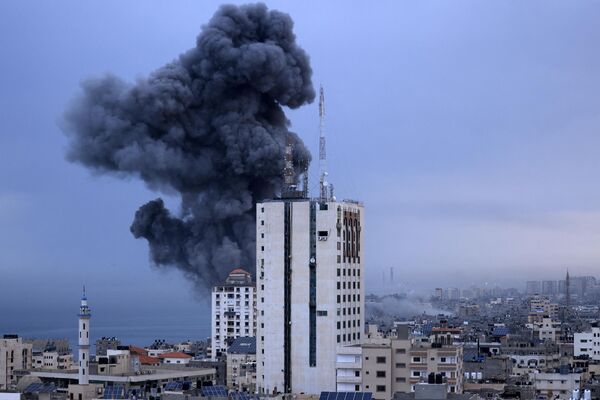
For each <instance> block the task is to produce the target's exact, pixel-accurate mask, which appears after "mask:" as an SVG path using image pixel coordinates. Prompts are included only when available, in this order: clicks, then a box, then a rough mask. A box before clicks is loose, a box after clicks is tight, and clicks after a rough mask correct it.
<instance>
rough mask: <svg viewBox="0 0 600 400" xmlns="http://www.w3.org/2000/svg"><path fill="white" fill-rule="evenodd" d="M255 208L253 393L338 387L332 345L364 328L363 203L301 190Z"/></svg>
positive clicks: (349, 341) (349, 340)
mask: <svg viewBox="0 0 600 400" xmlns="http://www.w3.org/2000/svg"><path fill="white" fill-rule="evenodd" d="M256 210H257V218H256V219H257V229H256V237H257V243H256V245H257V251H256V253H257V256H256V260H257V266H256V271H257V309H258V311H259V312H258V325H257V361H258V363H257V386H258V391H259V392H260V393H273V392H281V393H290V392H293V393H306V394H319V393H320V392H321V391H335V389H336V348H338V347H341V346H349V345H355V344H358V343H359V342H360V340H361V332H362V328H363V326H364V284H363V282H364V270H363V262H364V259H363V233H362V227H363V218H364V211H363V206H362V205H361V204H360V203H357V202H352V201H341V202H338V201H330V200H326V201H323V200H311V199H308V198H305V197H303V196H301V195H299V196H292V197H291V198H284V199H280V200H272V201H265V202H262V203H258V204H257V207H256Z"/></svg>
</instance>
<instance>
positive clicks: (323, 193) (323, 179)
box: [319, 86, 333, 201]
mask: <svg viewBox="0 0 600 400" xmlns="http://www.w3.org/2000/svg"><path fill="white" fill-rule="evenodd" d="M327 186H328V183H327V146H326V142H325V94H324V92H323V86H321V88H320V93H319V197H320V200H321V201H327V200H329V195H330V193H329V190H328V188H327ZM331 196H332V197H333V194H331Z"/></svg>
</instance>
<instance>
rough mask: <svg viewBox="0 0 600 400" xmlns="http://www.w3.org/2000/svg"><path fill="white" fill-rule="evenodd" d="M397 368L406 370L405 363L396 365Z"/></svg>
mask: <svg viewBox="0 0 600 400" xmlns="http://www.w3.org/2000/svg"><path fill="white" fill-rule="evenodd" d="M396 368H406V364H405V363H396Z"/></svg>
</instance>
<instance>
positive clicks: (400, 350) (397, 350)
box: [396, 349, 406, 354]
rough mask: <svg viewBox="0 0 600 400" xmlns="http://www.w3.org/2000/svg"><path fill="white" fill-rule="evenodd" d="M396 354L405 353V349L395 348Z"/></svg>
mask: <svg viewBox="0 0 600 400" xmlns="http://www.w3.org/2000/svg"><path fill="white" fill-rule="evenodd" d="M396 354H406V349H396Z"/></svg>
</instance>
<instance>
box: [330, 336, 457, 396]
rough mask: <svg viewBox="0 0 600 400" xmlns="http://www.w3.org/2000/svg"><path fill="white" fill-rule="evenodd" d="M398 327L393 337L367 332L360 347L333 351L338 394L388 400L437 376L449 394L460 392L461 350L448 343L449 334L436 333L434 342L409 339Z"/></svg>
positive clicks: (410, 390)
mask: <svg viewBox="0 0 600 400" xmlns="http://www.w3.org/2000/svg"><path fill="white" fill-rule="evenodd" d="M409 330H410V328H409V327H408V326H406V325H405V326H398V327H397V330H396V333H395V336H394V337H383V336H381V335H376V334H375V333H374V332H371V335H369V336H367V338H366V339H365V340H364V342H363V343H362V344H361V345H355V346H349V347H340V348H338V350H337V360H336V361H337V362H336V386H337V390H338V391H364V392H371V393H373V398H374V399H375V400H390V399H391V398H392V397H393V395H394V393H397V392H407V393H409V392H414V390H415V387H416V385H417V384H419V383H422V382H427V381H428V380H429V379H430V377H431V376H436V375H437V376H438V379H440V380H442V382H441V383H444V384H447V386H446V388H447V390H448V391H449V392H450V393H462V391H463V348H462V346H460V345H455V344H452V341H453V335H452V334H450V335H448V332H444V333H443V334H442V333H441V332H437V334H436V335H434V336H435V337H436V338H437V341H433V342H431V341H430V339H429V337H424V336H411V335H410V334H409Z"/></svg>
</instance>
